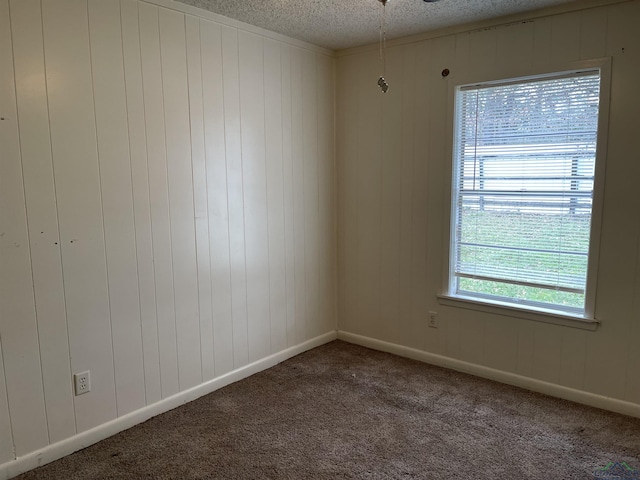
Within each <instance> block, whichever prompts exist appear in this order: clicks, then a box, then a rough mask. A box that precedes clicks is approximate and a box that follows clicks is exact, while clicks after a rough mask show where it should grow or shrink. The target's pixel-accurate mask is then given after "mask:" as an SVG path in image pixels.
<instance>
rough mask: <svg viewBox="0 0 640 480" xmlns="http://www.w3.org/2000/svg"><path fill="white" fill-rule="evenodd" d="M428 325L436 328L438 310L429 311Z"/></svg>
mask: <svg viewBox="0 0 640 480" xmlns="http://www.w3.org/2000/svg"><path fill="white" fill-rule="evenodd" d="M429 326H430V327H431V328H438V312H429Z"/></svg>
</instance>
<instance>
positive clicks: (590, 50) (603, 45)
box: [580, 9, 607, 59]
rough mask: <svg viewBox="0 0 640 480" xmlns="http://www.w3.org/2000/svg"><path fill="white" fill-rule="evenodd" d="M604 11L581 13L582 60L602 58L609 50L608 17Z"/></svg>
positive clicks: (593, 10)
mask: <svg viewBox="0 0 640 480" xmlns="http://www.w3.org/2000/svg"><path fill="white" fill-rule="evenodd" d="M602 13H603V12H602V10H599V9H590V10H584V11H583V12H581V13H580V58H581V59H588V58H600V57H604V56H605V55H606V50H607V16H606V15H603V14H602Z"/></svg>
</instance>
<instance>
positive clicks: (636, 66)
mask: <svg viewBox="0 0 640 480" xmlns="http://www.w3.org/2000/svg"><path fill="white" fill-rule="evenodd" d="M638 14H640V2H627V3H623V4H619V5H612V6H610V7H609V8H608V18H607V22H608V31H607V53H608V54H609V55H612V56H613V59H612V63H613V71H612V76H611V94H610V102H611V103H610V107H609V136H608V145H607V147H608V148H607V156H606V160H607V164H606V177H605V185H604V209H603V219H602V232H601V235H600V252H599V253H600V254H599V263H598V290H597V297H596V315H597V316H598V318H601V319H602V320H603V323H602V327H601V329H600V330H599V332H598V335H597V336H594V335H591V336H589V337H588V339H587V349H588V355H587V360H586V363H587V365H586V369H587V370H586V371H587V373H586V375H585V388H586V389H587V390H589V391H593V392H596V393H600V394H603V395H611V396H614V397H616V398H621V397H622V396H623V395H624V392H625V388H626V385H625V383H626V381H627V380H626V378H625V377H626V376H625V375H622V374H621V372H625V371H626V369H627V361H628V360H627V359H628V354H629V353H628V352H629V349H635V348H636V345H635V344H632V343H630V342H631V340H632V339H631V332H632V328H633V327H632V325H633V321H634V320H635V321H637V319H634V318H633V317H631V316H630V315H629V312H631V311H632V309H633V294H634V292H633V282H634V279H635V272H634V270H633V267H634V265H633V262H630V261H629V258H630V255H631V252H634V253H635V254H636V255H637V253H638V252H637V251H635V248H636V247H637V245H638V242H637V240H638V236H639V235H640V219H639V218H637V216H635V217H632V218H633V220H630V217H629V214H628V208H629V205H639V204H640V192H639V191H638V189H637V187H636V185H635V183H636V181H635V179H637V178H639V177H640V165H639V162H637V161H634V160H632V159H633V158H634V154H631V156H630V153H629V152H633V151H634V150H635V145H636V142H637V128H635V126H634V123H635V119H636V117H637V112H638V111H639V110H640V96H638V95H637V94H632V93H631V92H636V89H637V78H638V75H640V35H639V34H638V28H637V22H636V20H635V19H636V18H637V16H638ZM622 231H624V235H620V232H622ZM612 351H615V352H616V354H615V355H611V353H606V352H612ZM613 372H615V374H614V373H613ZM636 378H637V377H636ZM605 392H606V393H605Z"/></svg>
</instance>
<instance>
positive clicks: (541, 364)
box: [532, 323, 562, 383]
mask: <svg viewBox="0 0 640 480" xmlns="http://www.w3.org/2000/svg"><path fill="white" fill-rule="evenodd" d="M533 342H534V343H533V374H532V376H533V377H534V378H537V379H539V380H543V381H545V382H551V383H558V381H559V380H560V369H559V368H558V367H559V365H560V359H561V356H562V335H561V332H559V331H558V327H556V326H555V325H550V324H547V323H537V324H536V326H535V332H534V337H533Z"/></svg>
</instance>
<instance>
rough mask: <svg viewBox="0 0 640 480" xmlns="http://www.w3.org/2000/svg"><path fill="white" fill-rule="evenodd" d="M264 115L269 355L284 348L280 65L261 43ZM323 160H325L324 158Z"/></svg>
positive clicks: (271, 45) (270, 47) (271, 47)
mask: <svg viewBox="0 0 640 480" xmlns="http://www.w3.org/2000/svg"><path fill="white" fill-rule="evenodd" d="M263 47H264V113H265V122H264V123H265V142H266V144H265V155H266V157H265V161H266V175H267V187H266V188H267V192H266V193H267V210H268V218H269V242H268V244H269V305H270V317H271V332H270V338H271V345H270V347H271V352H272V353H273V352H279V351H280V350H282V349H284V348H286V347H287V310H286V309H287V292H286V288H287V287H286V271H285V270H286V266H287V264H286V261H285V255H286V253H285V248H286V247H285V243H286V239H285V221H284V175H283V144H282V142H283V131H282V124H283V118H282V109H283V102H282V65H281V62H280V57H281V47H280V44H279V43H278V42H275V41H272V40H268V39H265V40H264V44H263ZM325 158H327V157H325Z"/></svg>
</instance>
